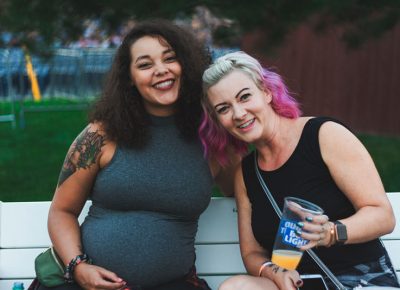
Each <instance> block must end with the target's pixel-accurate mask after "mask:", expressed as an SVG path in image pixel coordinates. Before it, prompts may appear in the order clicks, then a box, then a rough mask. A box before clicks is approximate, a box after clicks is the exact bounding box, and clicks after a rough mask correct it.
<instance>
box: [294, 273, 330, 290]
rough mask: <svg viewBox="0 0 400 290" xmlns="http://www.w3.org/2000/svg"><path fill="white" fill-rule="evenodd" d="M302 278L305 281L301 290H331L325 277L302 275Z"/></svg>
mask: <svg viewBox="0 0 400 290" xmlns="http://www.w3.org/2000/svg"><path fill="white" fill-rule="evenodd" d="M300 278H301V280H303V286H301V288H300V289H301V290H316V289H318V290H324V289H325V290H329V288H328V285H327V283H326V282H325V279H324V277H322V275H320V274H310V275H300Z"/></svg>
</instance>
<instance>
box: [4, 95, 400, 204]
mask: <svg viewBox="0 0 400 290" xmlns="http://www.w3.org/2000/svg"><path fill="white" fill-rule="evenodd" d="M71 104H72V105H75V104H76V102H71V101H65V100H50V101H46V102H42V103H39V104H34V103H31V102H28V103H25V104H24V106H25V107H26V108H32V107H34V108H36V109H38V108H39V109H40V108H43V107H48V108H50V109H51V108H54V106H60V105H62V106H70V105H71ZM9 109H10V107H9V103H4V102H0V114H4V113H7V112H8V111H9ZM17 110H19V108H17ZM25 122H26V127H25V128H24V129H21V128H17V129H12V127H11V124H10V123H9V122H6V123H0V200H1V201H35V200H50V199H51V198H52V195H53V192H54V188H55V186H56V183H57V180H58V174H59V172H60V168H61V165H62V163H63V161H64V157H65V154H66V152H67V150H68V147H69V146H70V144H71V142H72V141H73V140H74V139H75V137H76V136H77V134H78V133H79V132H80V131H81V130H82V129H83V128H84V127H85V126H86V123H87V119H86V111H85V110H70V111H51V110H50V111H36V112H26V113H25ZM359 137H360V139H361V141H362V142H363V143H364V144H365V146H366V147H367V149H368V150H369V152H370V153H371V155H372V157H373V158H374V161H375V163H376V165H377V168H378V171H379V172H380V174H381V177H382V180H383V183H384V185H385V189H386V191H400V170H399V168H400V137H382V136H372V135H359ZM214 194H215V195H218V191H217V190H216V191H215V192H214Z"/></svg>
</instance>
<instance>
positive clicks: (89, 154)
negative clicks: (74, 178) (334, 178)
mask: <svg viewBox="0 0 400 290" xmlns="http://www.w3.org/2000/svg"><path fill="white" fill-rule="evenodd" d="M104 140H105V138H104V136H102V135H100V134H99V133H97V131H95V132H89V127H87V128H86V129H85V130H84V131H83V132H82V133H81V134H80V135H79V136H78V137H77V138H76V139H75V141H74V143H73V144H72V145H71V148H70V150H69V151H68V153H67V156H66V157H65V160H64V164H63V166H62V169H61V172H60V176H59V178H58V186H60V185H61V184H63V183H64V181H65V180H67V179H68V177H70V176H71V175H72V174H73V173H74V172H75V171H77V170H78V169H81V168H82V169H87V168H90V166H92V165H93V164H95V163H96V159H97V156H98V155H99V153H100V152H101V147H103V146H104Z"/></svg>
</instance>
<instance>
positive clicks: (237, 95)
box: [214, 88, 250, 109]
mask: <svg viewBox="0 0 400 290" xmlns="http://www.w3.org/2000/svg"><path fill="white" fill-rule="evenodd" d="M249 89H250V88H243V89H241V90H240V91H239V92H238V93H237V94H236V95H235V99H237V98H238V97H239V96H240V94H241V93H242V92H243V91H245V90H249ZM225 103H226V102H223V103H220V104H216V105H215V106H214V108H215V109H216V108H217V107H218V106H221V105H223V104H225Z"/></svg>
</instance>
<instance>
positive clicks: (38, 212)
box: [0, 201, 91, 249]
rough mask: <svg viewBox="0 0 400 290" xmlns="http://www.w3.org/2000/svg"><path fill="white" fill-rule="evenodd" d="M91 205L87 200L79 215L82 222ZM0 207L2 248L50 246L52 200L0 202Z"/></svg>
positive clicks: (0, 243)
mask: <svg viewBox="0 0 400 290" xmlns="http://www.w3.org/2000/svg"><path fill="white" fill-rule="evenodd" d="M90 205H91V202H90V201H88V202H86V205H85V207H84V208H83V210H82V213H81V215H80V216H79V222H80V223H82V222H83V220H84V217H85V216H86V215H87V212H88V209H89V207H90ZM0 208H1V209H0V214H1V216H0V248H3V249H4V248H43V247H49V245H50V244H51V242H50V238H49V234H48V232H47V216H48V212H49V208H50V201H39V202H0ZM11 221H12V222H11Z"/></svg>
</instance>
